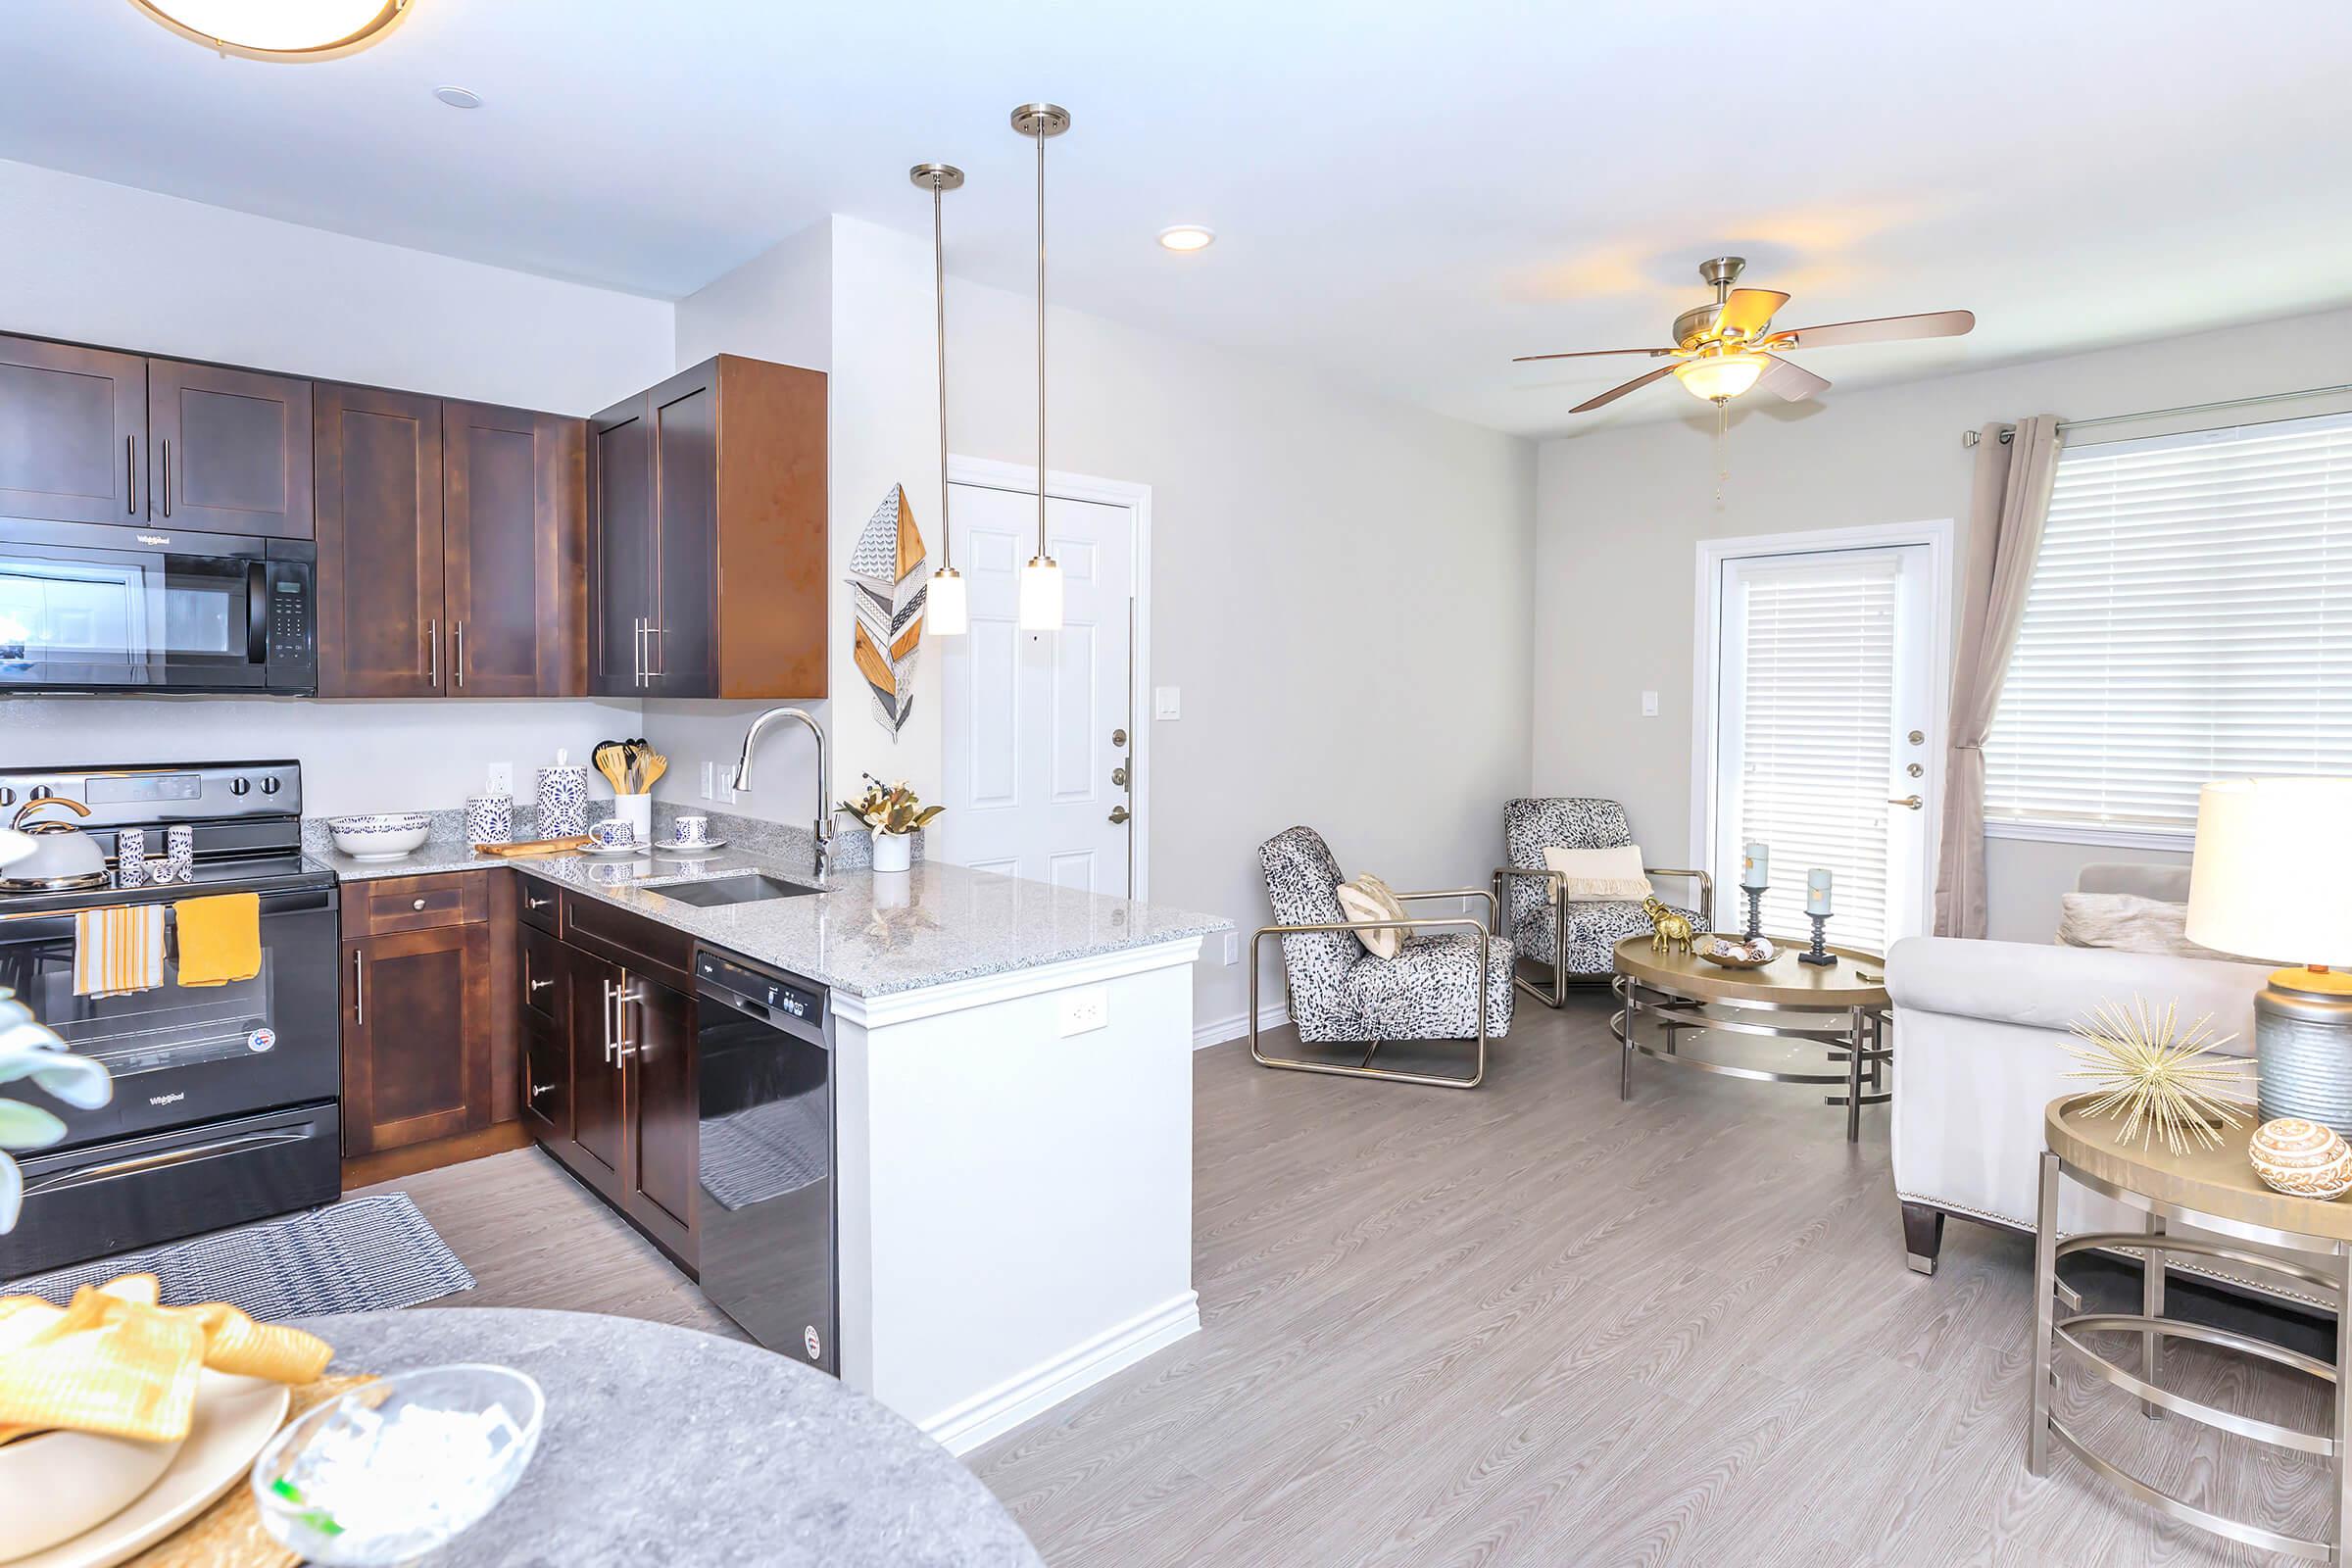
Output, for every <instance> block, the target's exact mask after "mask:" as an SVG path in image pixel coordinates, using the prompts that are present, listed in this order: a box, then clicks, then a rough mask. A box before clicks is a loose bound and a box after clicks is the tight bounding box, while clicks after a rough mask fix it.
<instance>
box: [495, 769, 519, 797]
mask: <svg viewBox="0 0 2352 1568" xmlns="http://www.w3.org/2000/svg"><path fill="white" fill-rule="evenodd" d="M490 793H491V794H493V795H512V794H514V793H515V764H514V763H513V762H492V763H491V764H490Z"/></svg>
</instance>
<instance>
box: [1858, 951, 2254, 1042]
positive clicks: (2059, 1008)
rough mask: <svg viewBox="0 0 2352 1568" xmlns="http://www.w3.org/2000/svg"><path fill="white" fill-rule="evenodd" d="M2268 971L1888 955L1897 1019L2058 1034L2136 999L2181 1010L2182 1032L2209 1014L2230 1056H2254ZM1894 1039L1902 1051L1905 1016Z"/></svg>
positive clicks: (2189, 961) (2097, 958)
mask: <svg viewBox="0 0 2352 1568" xmlns="http://www.w3.org/2000/svg"><path fill="white" fill-rule="evenodd" d="M2269 973H2270V970H2269V969H2267V968H2265V967H2264V966H2262V965H2260V964H2252V963H2226V962H2222V961H2219V960H2217V959H2212V958H2183V957H2177V956H2173V955H2171V954H2157V953H2124V952H2120V951H2118V950H2115V949H2109V948H2062V947H2058V946H2055V945H2049V946H2044V945H2042V944H2038V943H2028V942H1983V941H1977V940H1973V939H1964V938H1959V937H1906V938H1905V939H1904V940H1902V941H1900V942H1897V943H1896V944H1895V945H1894V948H1893V950H1892V951H1891V952H1889V953H1888V954H1887V995H1888V996H1889V997H1890V998H1891V999H1892V1000H1893V1003H1894V1005H1895V1007H1896V1009H1897V1010H1898V1013H1899V1011H1900V1010H1901V1009H1904V1008H1912V1009H1917V1010H1919V1011H1922V1012H1940V1013H1946V1014H1950V1015H1952V1016H1956V1017H1962V1018H1983V1019H1985V1020H1987V1021H1990V1022H1993V1023H2013V1024H2022V1025H2024V1026H2025V1027H2027V1028H2030V1029H2056V1030H2061V1031H2063V1030H2066V1029H2069V1028H2071V1027H2072V1026H2073V1025H2074V1024H2075V1023H2076V1022H2078V1021H2080V1020H2081V1019H2083V1018H2085V1017H2088V1016H2089V1015H2090V1014H2091V1013H2092V1012H2093V1011H2095V1010H2096V1009H2097V1008H2098V1006H2099V1005H2101V1004H2102V1003H2115V1004H2117V1005H2122V1006H2130V1005H2131V1003H2132V1002H2133V1000H2134V999H2136V1000H2138V1001H2140V1002H2144V1003H2146V1004H2147V1005H2148V1006H2149V1007H2150V1008H2152V1009H2155V1010H2157V1011H2159V1012H2161V1011H2162V1010H2163V1009H2164V1008H2166V1007H2169V1006H2173V1005H2176V1004H2177V1005H2178V1006H2179V1008H2180V1024H2181V1026H2182V1027H2183V1028H2185V1027H2187V1026H2188V1025H2189V1024H2192V1023H2194V1022H2195V1021H2196V1020H2197V1019H2198V1018H2200V1017H2202V1016H2205V1015H2206V1014H2209V1013H2210V1014H2211V1015H2212V1018H2213V1023H2212V1030H2213V1033H2214V1035H2215V1037H2216V1038H2219V1037H2221V1036H2223V1035H2232V1036H2235V1039H2234V1040H2232V1041H2231V1043H2230V1044H2229V1046H2227V1047H2225V1048H2224V1049H2225V1050H2226V1051H2228V1052H2229V1054H2234V1055H2250V1054H2253V1050H2254V993H2255V992H2257V991H2259V990H2261V989H2262V986H2263V981H2264V979H2265V977H2266V976H2267V975H2268V974H2269ZM1895 1040H1896V1047H1895V1049H1896V1051H1897V1052H1898V1053H1899V1052H1900V1051H1901V1049H1902V1047H1901V1040H1902V1033H1901V1024H1900V1021H1899V1018H1898V1021H1897V1024H1896V1033H1895Z"/></svg>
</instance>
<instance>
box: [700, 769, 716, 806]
mask: <svg viewBox="0 0 2352 1568" xmlns="http://www.w3.org/2000/svg"><path fill="white" fill-rule="evenodd" d="M717 789H718V764H717V763H716V762H710V761H706V762H705V763H703V799H704V800H706V801H714V800H717V799H718V796H717V794H716V793H715V792H716V791H717Z"/></svg>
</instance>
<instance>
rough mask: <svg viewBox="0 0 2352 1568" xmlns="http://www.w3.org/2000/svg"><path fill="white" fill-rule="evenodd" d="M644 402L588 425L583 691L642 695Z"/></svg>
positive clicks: (650, 530)
mask: <svg viewBox="0 0 2352 1568" xmlns="http://www.w3.org/2000/svg"><path fill="white" fill-rule="evenodd" d="M651 429H652V420H651V419H650V418H649V417H648V415H647V401H646V399H645V398H644V397H643V396H638V397H633V398H631V399H629V400H628V401H627V402H625V403H619V404H615V405H614V406H613V407H612V408H610V409H607V410H606V411H605V412H604V413H602V414H600V415H598V416H597V417H595V418H593V419H590V420H589V421H588V690H589V691H590V692H591V693H592V694H594V695H595V696H598V697H643V696H644V695H645V694H646V692H647V689H648V688H647V686H646V679H647V674H646V671H647V660H648V657H649V654H648V648H647V645H648V643H649V642H650V641H651V636H650V628H651V627H652V625H653V623H654V619H655V616H656V613H657V600H656V587H655V584H656V578H655V576H654V453H653V440H652V436H651Z"/></svg>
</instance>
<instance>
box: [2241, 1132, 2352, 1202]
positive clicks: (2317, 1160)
mask: <svg viewBox="0 0 2352 1568" xmlns="http://www.w3.org/2000/svg"><path fill="white" fill-rule="evenodd" d="M2246 1156H2247V1157H2248V1158H2249V1159H2251V1160H2253V1162H2254V1174H2255V1175H2257V1176H2259V1177H2261V1178H2262V1184H2263V1185H2264V1186H2265V1187H2268V1188H2270V1189H2272V1190H2273V1191H2274V1192H2280V1193H2287V1194H2290V1195H2292V1196H2293V1197H2296V1198H2316V1199H2321V1200H2327V1199H2331V1198H2341V1197H2342V1196H2343V1195H2344V1194H2345V1193H2346V1192H2352V1145H2347V1144H2346V1143H2345V1142H2344V1139H2343V1135H2342V1134H2340V1133H2338V1132H2336V1131H2335V1129H2333V1128H2332V1127H2324V1126H2322V1125H2321V1124H2320V1123H2318V1122H2316V1121H2305V1120H2304V1119H2303V1118H2302V1117H2300V1116H2281V1117H2279V1118H2278V1120H2276V1121H2266V1122H2264V1123H2263V1124H2262V1125H2261V1126H2260V1127H2258V1128H2256V1129H2255V1132H2254V1138H2253V1141H2252V1142H2251V1143H2249V1144H2248V1145H2247V1146H2246Z"/></svg>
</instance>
